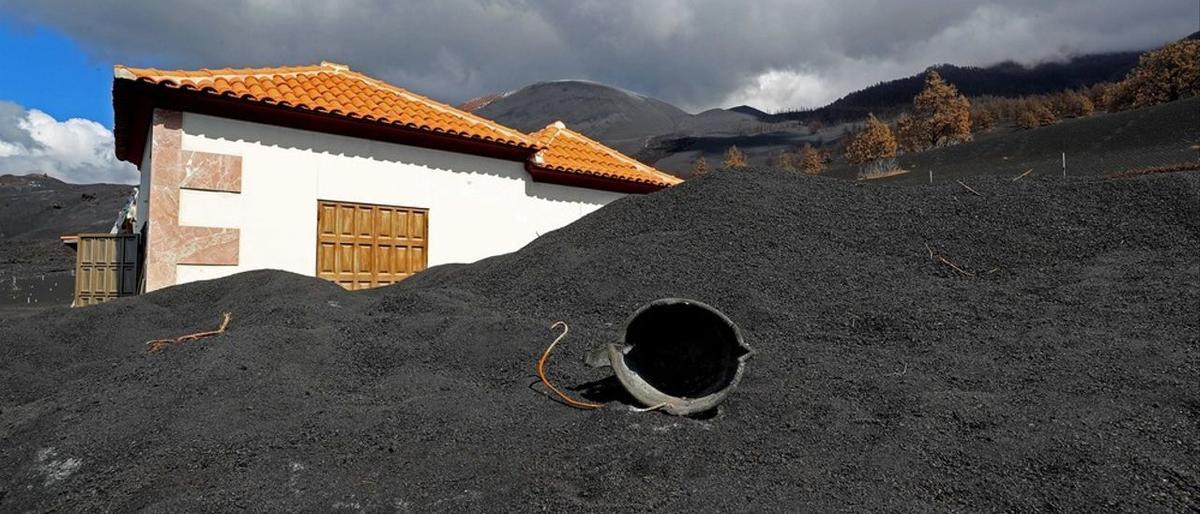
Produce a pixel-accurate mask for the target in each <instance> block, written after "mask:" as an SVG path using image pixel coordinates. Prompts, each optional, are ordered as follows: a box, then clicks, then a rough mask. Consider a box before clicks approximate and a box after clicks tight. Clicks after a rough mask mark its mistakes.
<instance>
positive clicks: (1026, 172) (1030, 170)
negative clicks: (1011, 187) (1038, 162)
mask: <svg viewBox="0 0 1200 514" xmlns="http://www.w3.org/2000/svg"><path fill="white" fill-rule="evenodd" d="M1030 173H1033V168H1029V169H1027V170H1025V173H1022V174H1020V175H1017V176H1015V177H1013V179H1012V181H1013V182H1016V181H1018V180H1021V179H1022V178H1025V175H1028V174H1030Z"/></svg>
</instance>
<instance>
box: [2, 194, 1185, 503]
mask: <svg viewBox="0 0 1200 514" xmlns="http://www.w3.org/2000/svg"><path fill="white" fill-rule="evenodd" d="M968 185H970V186H971V187H972V188H973V189H975V190H977V191H979V193H980V194H982V196H976V195H974V194H971V193H970V192H968V191H967V190H966V189H964V188H962V187H961V186H959V185H957V184H952V185H939V186H905V187H885V186H871V185H867V186H863V185H860V184H856V183H852V182H846V181H839V180H833V179H827V178H809V177H803V176H798V175H795V174H784V173H778V172H771V171H766V170H759V171H745V172H725V173H719V174H715V175H712V176H708V177H705V178H702V179H697V180H693V181H689V182H688V183H685V184H683V185H681V186H678V187H675V188H671V189H670V190H667V191H663V192H660V193H656V194H652V195H646V196H637V197H628V198H625V199H622V200H620V201H617V202H615V203H613V204H611V205H609V206H608V207H605V208H603V209H601V210H599V211H597V212H595V213H593V214H591V215H589V216H586V217H585V218H583V219H581V220H579V221H578V222H576V223H574V224H572V225H570V226H568V227H566V228H563V229H561V230H558V231H555V232H552V233H550V234H546V235H544V236H542V237H541V238H539V239H538V240H536V241H534V242H532V243H530V244H529V245H528V246H526V247H525V248H524V249H522V250H520V251H518V252H515V253H512V254H508V255H502V256H497V257H493V258H489V259H486V260H483V261H480V262H477V263H475V264H471V265H451V266H441V267H437V268H434V269H431V270H428V271H426V272H424V273H422V274H420V275H418V276H416V277H414V278H411V279H409V280H407V281H405V282H403V283H401V284H399V285H396V286H392V287H387V288H382V289H378V290H372V291H366V292H359V293H349V292H345V291H342V290H341V289H339V288H338V287H337V286H335V285H333V284H330V283H326V282H323V281H320V280H317V279H314V278H309V277H303V276H299V275H294V274H288V273H283V272H278V271H256V272H250V273H244V274H240V275H236V276H232V277H228V278H224V279H220V280H214V281H209V282H199V283H193V284H187V285H183V286H179V287H173V288H169V289H166V290H163V291H159V292H155V293H152V294H147V295H143V296H140V297H133V298H124V299H120V300H118V301H114V302H111V303H109V304H105V305H101V306H96V307H88V308H82V309H73V310H72V309H65V308H64V309H54V310H50V311H47V312H44V313H40V314H35V315H31V316H27V317H20V318H14V319H3V318H0V511H6V512H13V511H53V510H57V511H76V512H79V511H104V510H116V511H129V510H148V511H160V512H176V511H232V510H239V509H240V510H250V511H262V510H271V511H274V510H287V511H295V510H306V511H334V510H340V509H345V510H361V511H394V510H399V511H404V510H412V511H464V510H467V511H476V510H483V511H514V510H517V511H529V510H551V511H643V510H672V511H679V510H690V511H706V512H707V511H714V512H717V511H720V512H729V511H764V510H766V511H796V510H807V511H819V512H825V511H864V510H869V511H1028V510H1059V511H1062V510H1069V511H1094V510H1125V511H1137V512H1146V511H1188V510H1196V509H1198V508H1200V492H1198V488H1197V484H1200V379H1198V378H1197V377H1200V346H1198V345H1200V261H1198V259H1200V257H1198V256H1200V176H1197V175H1195V174H1168V175H1159V176H1148V177H1142V178H1136V179H1126V180H1102V179H1067V180H1062V179H1052V178H1034V179H1028V180H1021V181H1017V182H1012V181H1010V180H1008V179H999V180H983V179H977V180H973V181H971V182H969V183H968ZM931 254H932V256H933V257H931ZM943 259H944V261H943ZM950 264H954V266H957V267H958V268H959V269H960V270H961V272H960V271H957V270H955V269H954V268H953V267H951V266H950ZM669 296H679V297H689V298H695V299H698V300H701V301H704V302H707V303H709V304H712V305H714V306H715V307H717V308H719V309H721V310H722V311H724V312H725V313H726V314H728V315H729V316H730V317H731V318H732V319H733V320H734V321H735V322H736V323H738V324H739V325H740V326H741V328H742V329H743V331H744V333H745V336H746V338H747V341H748V342H749V344H750V345H752V346H753V347H754V348H755V350H756V351H757V355H755V356H754V357H753V359H752V360H751V361H750V363H749V366H748V369H747V373H746V375H745V377H744V379H743V381H742V384H741V387H740V388H739V389H738V390H737V391H735V392H734V393H733V394H732V395H731V397H730V398H729V400H728V401H727V402H726V403H725V404H723V405H722V406H721V408H720V410H719V412H717V413H713V414H710V415H706V416H702V417H698V418H680V417H672V416H668V415H665V414H663V413H658V412H644V413H642V412H634V411H632V410H631V409H630V408H629V406H628V405H626V404H624V403H621V402H620V401H614V402H612V403H610V404H609V406H608V407H606V408H604V409H600V410H594V411H583V410H576V409H573V408H569V407H566V406H564V405H562V404H560V403H557V402H555V401H553V400H552V399H551V398H550V397H548V396H547V394H546V392H545V391H543V390H542V388H541V386H540V383H539V382H538V380H537V378H536V377H535V376H534V374H533V368H534V362H535V361H536V360H537V358H538V356H539V355H540V354H541V352H542V350H543V349H544V348H545V347H546V345H547V344H549V343H550V341H551V340H553V338H554V337H555V335H556V332H553V331H551V330H550V328H549V327H550V324H551V323H553V322H555V321H558V320H563V321H566V322H567V323H568V324H570V327H571V332H570V334H569V335H568V336H567V337H566V338H565V339H564V340H563V342H562V343H561V347H560V348H559V349H558V350H556V353H555V355H554V356H553V358H552V360H551V362H550V368H551V378H552V379H553V380H554V381H555V382H557V383H558V384H561V385H564V386H578V385H583V384H588V383H594V382H597V381H603V380H604V379H606V375H607V371H605V370H592V369H589V368H586V367H585V366H584V365H583V363H582V360H583V356H584V355H585V353H586V352H587V351H588V350H589V349H590V348H592V347H593V346H595V345H597V344H600V343H604V342H609V341H612V340H614V339H615V338H617V337H618V336H619V331H620V328H621V326H622V324H623V323H624V321H625V318H626V316H627V315H628V314H629V313H631V312H632V311H633V310H634V309H635V308H637V307H638V306H639V305H641V304H643V303H645V302H647V301H650V300H653V299H656V298H660V297H669ZM225 311H228V312H231V313H232V314H233V321H232V323H231V325H230V328H229V330H228V332H227V333H225V334H224V335H222V336H218V337H213V338H209V339H203V340H199V341H193V342H188V343H183V344H180V345H174V346H171V347H168V348H166V349H165V350H163V351H161V352H159V353H147V352H146V347H145V342H146V341H147V340H150V339H155V338H161V337H168V336H176V335H180V334H184V333H188V332H195V331H200V330H210V329H212V328H215V326H216V325H217V323H218V322H219V321H220V315H221V313H222V312H225ZM596 390H597V389H596V388H589V389H588V391H593V393H588V394H591V395H592V397H593V398H596V397H597V395H601V394H607V393H605V392H604V391H603V389H602V388H601V389H600V392H599V393H594V391H596ZM576 394H584V392H582V391H580V392H577V393H576Z"/></svg>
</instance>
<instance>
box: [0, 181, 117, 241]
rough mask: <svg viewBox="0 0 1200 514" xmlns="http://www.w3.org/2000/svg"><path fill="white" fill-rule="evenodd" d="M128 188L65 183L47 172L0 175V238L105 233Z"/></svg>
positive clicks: (32, 237)
mask: <svg viewBox="0 0 1200 514" xmlns="http://www.w3.org/2000/svg"><path fill="white" fill-rule="evenodd" d="M132 190H133V186H128V185H120V184H68V183H66V182H63V181H61V180H58V179H56V178H53V177H50V176H47V175H37V174H31V175H0V240H3V239H58V236H60V235H63V234H74V233H79V232H108V231H109V229H111V228H112V224H113V221H114V220H116V218H117V212H118V211H120V210H121V207H123V206H124V205H125V201H126V200H127V199H128V198H129V193H130V192H131V191H132Z"/></svg>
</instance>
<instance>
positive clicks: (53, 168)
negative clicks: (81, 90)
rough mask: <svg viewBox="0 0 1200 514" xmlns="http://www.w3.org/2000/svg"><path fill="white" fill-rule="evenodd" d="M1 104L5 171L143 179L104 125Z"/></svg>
mask: <svg viewBox="0 0 1200 514" xmlns="http://www.w3.org/2000/svg"><path fill="white" fill-rule="evenodd" d="M0 107H3V108H0V173H13V174H24V173H32V172H39V173H47V174H49V175H50V176H52V177H55V178H58V179H60V180H63V181H66V182H74V183H91V182H115V183H133V182H136V181H137V177H138V175H137V169H136V168H134V167H133V165H131V164H129V163H125V162H121V161H118V160H117V158H116V155H115V154H114V153H113V134H112V132H111V131H109V130H108V129H106V128H104V126H103V125H101V124H99V123H96V122H94V121H92V120H86V119H82V118H71V119H69V120H65V121H58V120H56V119H54V117H53V116H50V115H49V114H46V113H44V112H42V111H39V110H37V109H24V108H22V107H21V106H19V105H17V104H14V103H12V102H0Z"/></svg>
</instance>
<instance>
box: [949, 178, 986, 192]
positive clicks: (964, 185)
mask: <svg viewBox="0 0 1200 514" xmlns="http://www.w3.org/2000/svg"><path fill="white" fill-rule="evenodd" d="M955 182H958V185H960V186H962V187H965V188H967V191H970V192H972V193H974V194H975V196H983V195H981V194H979V191H976V190H974V189H971V186H968V185H966V184H963V182H962V181H961V180H955Z"/></svg>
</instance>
